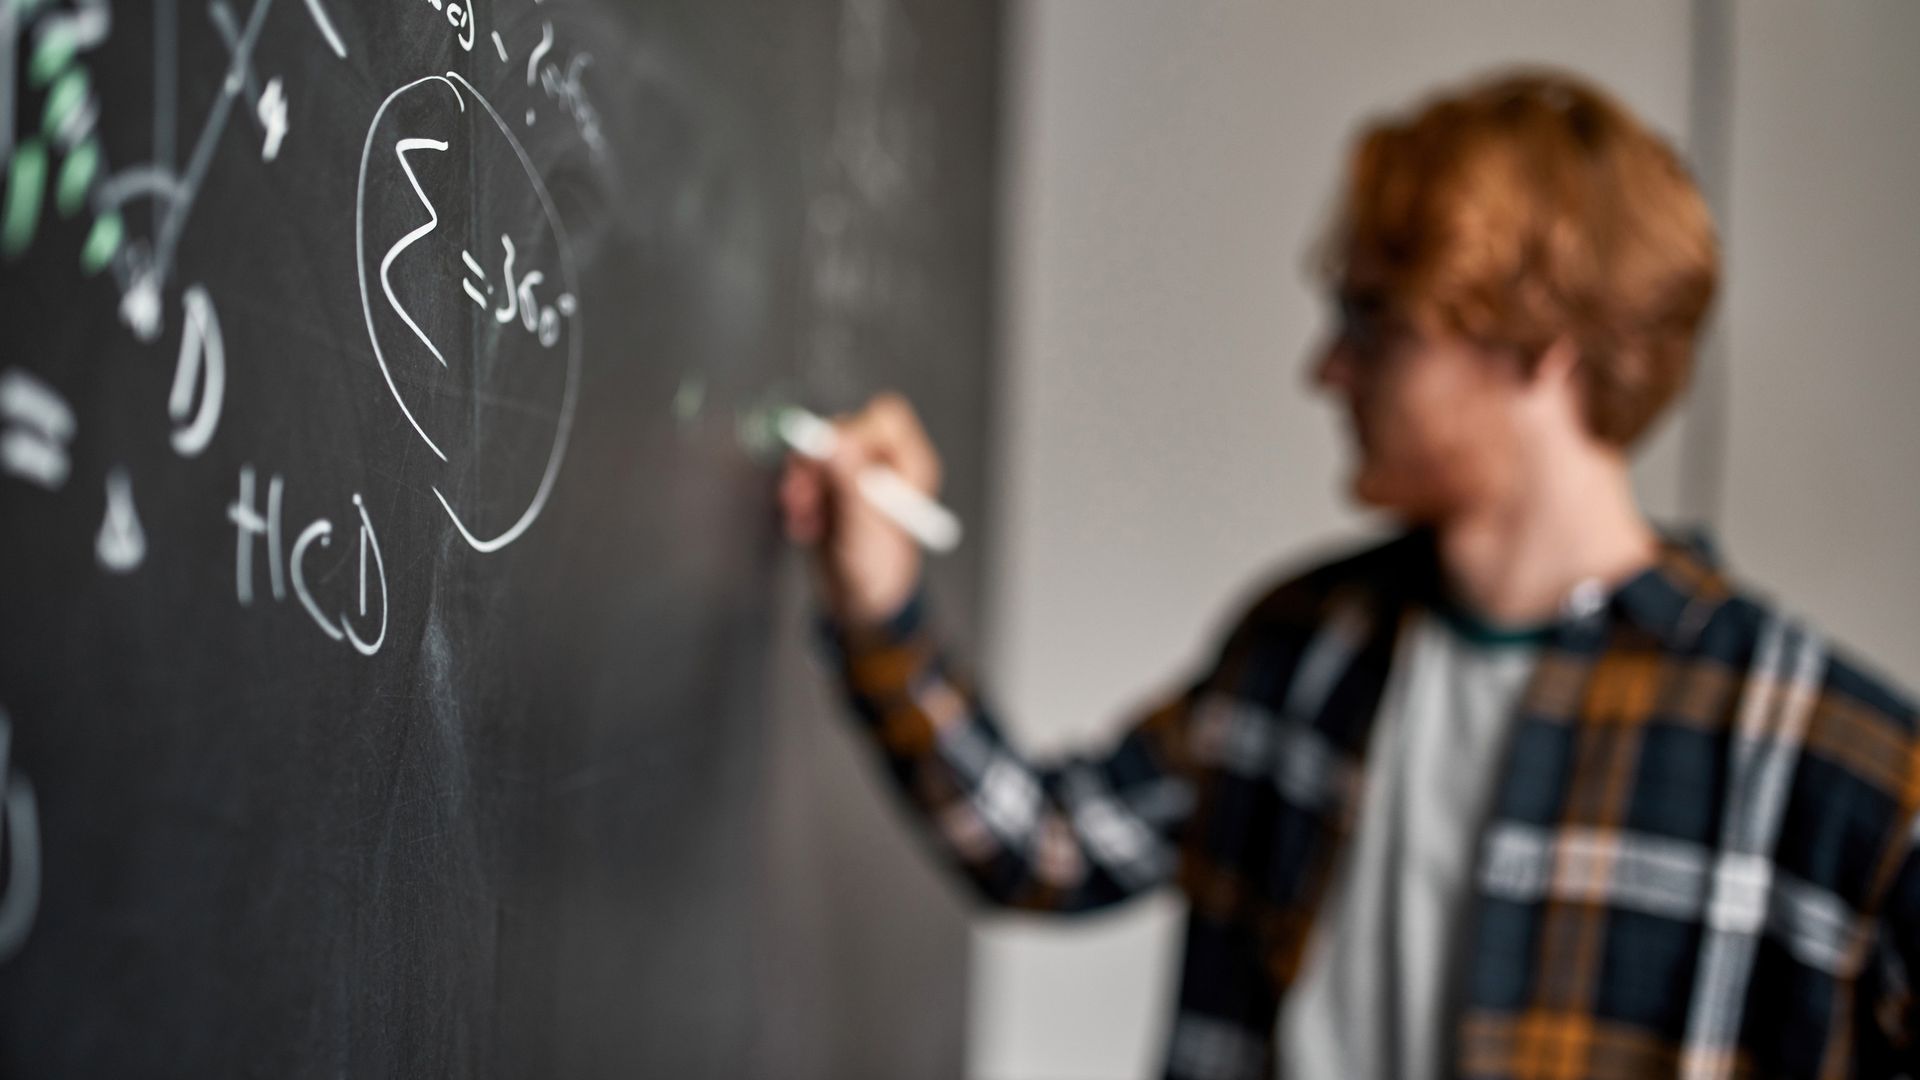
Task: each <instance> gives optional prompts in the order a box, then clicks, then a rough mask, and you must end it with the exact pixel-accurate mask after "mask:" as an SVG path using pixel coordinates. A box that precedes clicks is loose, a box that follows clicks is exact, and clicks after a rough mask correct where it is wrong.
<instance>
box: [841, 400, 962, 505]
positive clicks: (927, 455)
mask: <svg viewBox="0 0 1920 1080" xmlns="http://www.w3.org/2000/svg"><path fill="white" fill-rule="evenodd" d="M837 426H838V428H839V432H840V435H841V441H842V443H843V444H847V443H851V444H852V446H851V448H850V451H851V452H850V454H849V455H848V456H849V458H850V464H851V465H852V466H854V467H856V469H857V466H858V465H860V464H864V463H866V462H879V463H881V464H885V465H887V466H890V467H891V468H892V469H893V470H894V471H895V472H897V473H899V474H900V475H901V477H902V478H903V479H905V480H906V481H907V482H908V483H909V484H912V485H913V486H914V487H917V488H919V489H920V490H922V491H924V492H927V493H928V494H937V493H938V492H939V490H940V455H939V453H938V452H937V451H935V450H934V448H933V443H932V442H931V441H930V440H928V438H927V432H926V429H925V428H924V427H922V426H921V424H920V417H919V416H918V415H917V414H916V413H915V412H914V411H913V406H912V405H911V404H909V403H908V402H907V399H906V398H904V397H901V396H900V395H899V394H895V393H883V394H878V395H875V396H874V398H873V399H872V400H871V401H869V402H867V405H866V407H865V408H863V409H861V410H860V411H859V412H857V413H854V414H853V415H852V416H850V417H847V418H845V419H844V420H843V421H841V422H840V423H839V424H838V425H837ZM838 456H839V455H836V457H838Z"/></svg>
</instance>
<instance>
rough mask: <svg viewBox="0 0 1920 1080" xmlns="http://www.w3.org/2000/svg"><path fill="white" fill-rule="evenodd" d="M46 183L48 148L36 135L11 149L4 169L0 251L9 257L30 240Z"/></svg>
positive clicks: (37, 220)
mask: <svg viewBox="0 0 1920 1080" xmlns="http://www.w3.org/2000/svg"><path fill="white" fill-rule="evenodd" d="M46 186H47V147H46V144H45V143H43V142H41V141H40V139H39V137H37V136H36V137H34V138H31V139H27V140H25V141H24V142H22V143H21V144H20V145H19V146H16V147H14V149H13V166H12V167H11V168H9V169H8V170H7V204H6V211H5V212H4V214H0V254H3V255H5V256H6V257H7V258H9V259H11V258H13V257H14V256H16V255H18V254H20V253H21V252H23V251H25V250H27V245H29V244H31V243H33V231H34V229H35V228H37V227H38V226H39V223H40V197H41V195H42V194H43V193H44V192H45V190H46Z"/></svg>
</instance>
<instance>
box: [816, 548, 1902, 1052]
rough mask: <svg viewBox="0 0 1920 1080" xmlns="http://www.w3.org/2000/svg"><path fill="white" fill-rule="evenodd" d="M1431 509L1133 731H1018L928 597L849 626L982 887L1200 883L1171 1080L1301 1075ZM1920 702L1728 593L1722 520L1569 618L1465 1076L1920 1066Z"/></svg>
mask: <svg viewBox="0 0 1920 1080" xmlns="http://www.w3.org/2000/svg"><path fill="white" fill-rule="evenodd" d="M1435 567H1436V560H1435V556H1434V548H1433V542H1432V537H1431V534H1430V533H1427V532H1425V531H1415V532H1411V533H1407V534H1405V535H1403V536H1401V537H1399V538H1397V539H1395V540H1393V541H1390V542H1388V543H1385V544H1382V545H1380V546H1377V547H1374V548H1371V549H1369V550H1367V551H1364V552H1361V553H1359V554H1357V555H1353V556H1350V557H1347V558H1344V559H1341V560H1339V561H1337V562H1333V563H1330V564H1327V565H1325V566H1322V567H1319V568H1318V569H1315V570H1313V571H1311V572H1309V573H1306V574H1304V575H1302V576H1300V577H1297V578H1294V579H1292V580H1290V581H1287V582H1285V583H1283V584H1281V585H1279V586H1278V587H1276V588H1274V589H1273V590H1271V591H1270V592H1268V593H1267V594H1266V595H1264V596H1263V597H1262V598H1261V599H1259V600H1258V602H1256V603H1255V604H1253V605H1252V607H1251V609H1250V610H1249V611H1248V612H1247V613H1246V614H1245V616H1244V617H1243V618H1242V619H1240V620H1239V622H1238V623H1237V625H1235V626H1234V628H1233V630H1232V631H1231V633H1230V634H1229V635H1228V636H1227V639H1226V641H1225V644H1224V646H1223V647H1222V648H1221V649H1220V650H1219V652H1218V654H1217V660H1216V661H1215V663H1214V664H1213V665H1212V667H1211V668H1210V669H1209V670H1208V671H1207V672H1206V673H1205V674H1204V675H1203V676H1202V677H1201V678H1199V679H1198V680H1197V681H1195V682H1193V683H1192V684H1191V685H1190V686H1188V687H1186V688H1185V689H1184V690H1183V691H1182V692H1180V693H1179V694H1177V695H1176V696H1174V697H1172V698H1171V699H1170V700H1167V701H1165V702H1164V703H1162V704H1160V705H1158V706H1157V707H1154V708H1152V709H1149V710H1147V711H1145V712H1144V713H1143V714H1142V715H1141V716H1140V717H1139V718H1138V719H1137V720H1136V721H1135V722H1134V723H1133V724H1132V725H1131V726H1130V727H1129V728H1128V729H1127V730H1126V731H1125V733H1124V735H1123V736H1122V737H1121V738H1120V739H1119V740H1118V741H1117V743H1116V744H1115V745H1113V746H1112V747H1111V749H1110V750H1108V751H1107V752H1105V753H1104V754H1101V755H1098V756H1091V757H1085V758H1075V759H1069V760H1064V761H1060V762H1055V763H1050V764H1047V765H1042V764H1038V763H1035V762H1032V761H1029V760H1028V759H1027V758H1026V757H1024V756H1022V755H1021V754H1020V753H1019V752H1018V751H1017V750H1016V749H1014V748H1013V746H1011V745H1010V744H1009V743H1008V741H1007V740H1006V739H1005V738H1003V736H1002V734H1001V732H1000V730H999V728H998V727H997V726H996V725H995V723H994V721H993V719H992V717H991V715H990V714H989V712H988V710H987V708H986V707H985V706H984V705H983V704H982V703H981V700H980V698H979V697H978V696H977V695H976V694H975V693H974V692H973V691H971V690H970V689H969V688H968V686H967V684H966V683H965V682H964V681H963V679H962V678H961V677H960V675H959V674H958V673H957V672H956V671H955V670H954V668H953V666H952V665H951V664H950V663H949V662H948V661H947V660H946V659H945V658H944V656H943V654H942V653H941V652H940V650H939V649H938V648H937V647H936V645H935V642H934V640H933V639H932V637H931V636H930V635H929V633H928V630H927V626H926V620H925V618H924V614H923V602H922V601H921V600H920V599H918V598H916V600H915V601H914V602H913V603H911V604H909V605H908V607H907V609H906V610H905V611H903V612H902V613H901V614H900V616H898V617H897V618H896V619H894V620H893V621H892V622H891V623H889V624H887V625H885V626H882V627H876V628H873V629H870V630H866V631H861V632H848V633H843V632H837V631H836V632H832V633H830V635H829V636H830V638H831V639H832V641H833V643H834V645H835V646H836V648H837V652H838V655H839V658H840V661H841V673H842V675H843V678H844V680H845V685H846V688H847V690H848V693H849V696H850V697H851V700H852V702H853V704H854V706H855V712H856V713H857V714H858V715H859V716H860V717H861V718H863V719H864V721H865V724H866V726H867V728H868V730H870V731H871V732H872V733H873V735H874V737H875V742H876V743H877V745H878V746H879V747H880V748H881V750H882V752H883V755H884V758H885V760H886V762H887V765H888V767H889V772H890V773H891V775H892V777H893V778H894V780H895V781H897V783H898V787H899V788H900V790H901V791H902V792H903V793H904V795H905V796H906V797H907V799H908V800H909V801H910V802H911V803H912V804H913V805H914V806H916V807H917V808H918V810H919V811H920V812H921V814H922V815H923V816H924V817H925V819H926V820H927V822H928V823H929V824H930V825H931V830H930V831H931V833H932V835H933V837H934V838H935V840H936V842H937V844H938V845H939V846H940V847H941V848H942V849H944V851H945V852H946V854H947V855H949V856H950V858H951V861H952V862H953V863H954V864H955V865H957V866H958V867H959V868H960V870H961V871H963V872H964V874H965V876H966V877H967V879H968V880H970V881H971V882H972V884H973V885H974V886H976V887H977V889H978V891H979V893H980V894H981V895H983V896H984V897H985V898H987V899H988V900H989V901H991V902H992V903H995V904H1000V905H1008V906H1012V907H1017V908H1025V909H1038V910H1047V911H1061V912H1073V911H1085V910H1089V909H1093V908H1099V907H1102V906H1105V905H1108V904H1112V903H1115V902H1117V901H1120V900H1123V899H1125V898H1127V897H1129V896H1132V895H1134V894H1136V893H1139V892H1141V891H1143V890H1147V889H1151V888H1154V887H1156V886H1159V885H1161V884H1163V883H1167V882H1177V883H1178V885H1179V886H1180V887H1181V888H1182V890H1183V891H1184V892H1185V894H1186V896H1187V898H1188V900H1189V914H1188V918H1187V926H1186V944H1185V958H1184V969H1183V974H1182V976H1181V980H1180V988H1179V1004H1178V1010H1177V1013H1176V1015H1175V1017H1174V1019H1173V1026H1172V1032H1171V1037H1170V1039H1169V1046H1168V1054H1167V1065H1166V1075H1167V1076H1168V1077H1169V1078H1175V1080H1240V1078H1253V1077H1269V1076H1272V1075H1273V1070H1274V1068H1275V1064H1274V1046H1273V1038H1274V1028H1275V1019H1276V1015H1277V1013H1276V1010H1277V1009H1278V1007H1279V1003H1280V1001H1281V998H1282V996H1283V994H1284V993H1285V991H1286V988H1287V986H1288V985H1289V983H1290V982H1291V981H1292V980H1293V978H1294V975H1295V972H1296V970H1297V969H1298V967H1299V964H1300V960H1301V956H1302V951H1303V947H1304V945H1305V943H1306V938H1307V934H1308V930H1309V928H1310V927H1311V925H1312V923H1313V919H1314V914H1315V911H1316V908H1317V907H1318V905H1319V903H1320V900H1321V897H1322V896H1323V894H1324V893H1325V891H1326V889H1327V885H1328V882H1329V879H1330V878H1331V876H1332V875H1331V870H1332V867H1333V864H1334V860H1335V858H1336V856H1337V854H1338V853H1339V852H1340V851H1341V849H1342V845H1343V842H1344V841H1345V840H1346V838H1347V837H1348V835H1349V834H1350V832H1351V831H1352V828H1353V824H1354V820H1355V816H1356V814H1357V812H1358V810H1359V807H1360V804H1361V792H1362V788H1363V782H1362V781H1363V776H1364V767H1365V760H1366V749H1367V741H1368V733H1369V731H1370V729H1371V727H1372V723H1373V719H1374V714H1375V712H1376V707H1377V705H1378V703H1379V699H1380V696H1381V690H1382V687H1383V685H1384V683H1385V681H1386V675H1387V669H1388V666H1389V664H1390V662H1391V659H1392V656H1393V649H1394V644H1395V640H1396V635H1397V634H1398V633H1399V632H1400V629H1401V628H1402V627H1403V626H1405V625H1407V624H1408V622H1409V616H1410V615H1412V614H1413V613H1414V612H1416V611H1417V610H1418V608H1419V605H1421V604H1424V603H1428V602H1429V601H1430V598H1431V597H1432V596H1433V592H1432V590H1433V588H1434V582H1435V581H1436V573H1435ZM1915 722H1916V716H1915V711H1914V709H1913V707H1912V705H1911V704H1909V703H1908V701H1907V700H1906V699H1904V698H1903V697H1901V696H1900V695H1899V694H1898V693H1897V692H1895V691H1893V690H1891V689H1889V688H1888V687H1886V686H1884V685H1882V684H1880V683H1878V682H1876V681H1874V680H1873V679H1871V678H1870V677H1869V676H1867V675H1866V674H1864V673H1863V672H1862V671H1861V670H1860V668H1859V667H1858V666H1857V665H1856V664H1855V663H1853V662H1851V661H1849V660H1847V659H1845V658H1843V657H1842V656H1840V655H1837V654H1836V652H1835V650H1834V649H1833V648H1831V647H1830V646H1829V645H1828V644H1827V643H1826V642H1824V641H1823V640H1822V639H1821V638H1820V637H1819V636H1818V635H1817V634H1815V633H1814V632H1813V631H1811V630H1809V629H1808V628H1806V627H1805V626H1802V625H1800V624H1798V623H1796V622H1793V621H1791V620H1789V619H1786V618H1783V617H1781V616H1779V615H1777V614H1775V613H1774V612H1772V611H1771V610H1769V609H1768V608H1767V607H1766V606H1764V605H1763V604H1761V603H1759V602H1757V601H1756V600H1754V599H1751V598H1750V597H1748V596H1745V595H1743V594H1741V593H1739V592H1737V591H1735V589H1734V588H1733V586H1732V585H1731V584H1730V582H1729V581H1728V579H1727V578H1726V577H1725V576H1724V575H1723V574H1722V572H1721V571H1720V570H1718V569H1717V568H1716V567H1715V566H1714V565H1713V563H1712V562H1711V560H1710V558H1709V557H1708V555H1707V553H1706V551H1705V548H1704V546H1701V545H1699V544H1698V543H1697V542H1694V543H1681V542H1678V541H1669V542H1668V543H1667V544H1666V545H1665V547H1664V549H1663V553H1662V556H1661V558H1660V560H1659V563H1658V565H1657V566H1655V567H1653V568H1650V569H1648V570H1647V571H1645V572H1644V573H1642V574H1640V575H1638V576H1637V577H1635V578H1633V579H1632V580H1631V581H1629V582H1627V583H1626V584H1624V585H1622V586H1621V587H1619V588H1618V589H1615V590H1614V591H1613V592H1612V593H1611V594H1608V595H1606V596H1605V597H1604V598H1600V599H1597V600H1596V603H1594V604H1593V605H1591V610H1589V611H1588V612H1586V613H1584V614H1579V615H1569V616H1567V617H1566V618H1563V619H1562V620H1561V621H1560V622H1558V623H1556V624H1555V626H1554V628H1553V631H1552V635H1551V638H1550V640H1549V641H1548V642H1547V643H1546V644H1545V645H1544V646H1543V648H1542V651H1541V655H1540V659H1539V662H1538V664H1537V667H1536V670H1535V672H1534V674H1533V675H1532V677H1531V681H1530V683H1529V684H1528V688H1527V690H1526V691H1525V693H1524V695H1523V701H1522V704H1521V707H1520V710H1519V714H1518V715H1517V716H1516V717H1515V718H1514V721H1513V728H1512V731H1511V735H1510V743H1509V748H1508V751H1507V760H1506V765H1505V768H1504V770H1503V772H1502V775H1501V776H1500V777H1499V778H1498V780H1497V794H1496V796H1495V804H1494V809H1493V811H1492V814H1491V818H1490V820H1489V821H1488V822H1487V823H1486V825H1485V827H1484V829H1483V830H1482V834H1481V837H1480V842H1479V850H1478V854H1477V857H1476V861H1477V866H1476V869H1475V873H1474V875H1473V881H1474V889H1475V896H1474V898H1473V915H1472V917H1471V920H1470V928H1469V929H1470V932H1471V933H1472V935H1473V936H1472V938H1471V939H1470V943H1471V949H1470V955H1469V957H1468V958H1467V960H1466V961H1465V965H1466V966H1465V970H1464V971H1462V972H1460V973H1459V976H1460V978H1461V991H1460V1001H1461V1008H1460V1011H1459V1013H1458V1015H1457V1016H1456V1018H1455V1019H1454V1021H1453V1032H1454V1046H1453V1048H1452V1056H1453V1059H1454V1065H1455V1068H1454V1073H1455V1074H1456V1075H1458V1076H1460V1077H1466V1078H1476V1080H1477V1078H1488V1080H1492V1078H1507V1077H1512V1078H1540V1080H1562V1078H1565V1080H1571V1078H1575V1077H1635V1078H1640V1077H1661V1076H1675V1077H1682V1076H1684V1077H1691V1078H1708V1077H1761V1076H1768V1077H1772V1076H1782V1077H1787V1076H1792V1077H1843V1076H1895V1075H1901V1074H1907V1073H1913V1074H1915V1075H1920V1066H1917V1065H1916V1063H1920V1048H1917V1047H1916V1046H1915V1044H1914V1043H1913V1042H1912V1038H1913V1034H1914V1027H1915V1016H1914V999H1913V997H1912V995H1911V992H1910V989H1909V975H1908V973H1909V971H1911V970H1913V968H1914V965H1915V964H1916V963H1920V855H1917V854H1916V850H1917V849H1916V843H1915V841H1916V830H1915V814H1916V808H1920V740H1917V739H1916V726H1915Z"/></svg>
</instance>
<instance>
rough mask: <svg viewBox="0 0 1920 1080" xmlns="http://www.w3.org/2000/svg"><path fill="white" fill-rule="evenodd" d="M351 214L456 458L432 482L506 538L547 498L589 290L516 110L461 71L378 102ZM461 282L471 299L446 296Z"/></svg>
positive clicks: (436, 433)
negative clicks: (494, 100) (496, 101)
mask: <svg viewBox="0 0 1920 1080" xmlns="http://www.w3.org/2000/svg"><path fill="white" fill-rule="evenodd" d="M354 218H355V220H354V234H355V243H356V255H357V260H358V264H359V272H360V301H361V308H362V311H363V313H364V315H365V317H366V324H367V337H368V340H369V342H370V343H371V344H372V347H373V355H374V359H375V360H376V361H377V363H378V364H379V368H380V373H381V375H382V376H383V377H384V379H385V381H386V386H387V389H388V391H389V392H390V393H391V394H392V396H393V400H394V402H395V404H397V405H398V406H399V409H400V414H401V415H402V416H403V417H404V418H405V419H406V422H407V424H408V425H409V426H410V427H411V428H412V429H413V431H414V433H415V434H416V435H417V436H418V437H419V438H420V440H421V441H422V442H423V443H424V444H425V445H426V447H427V449H428V450H430V451H432V453H433V454H434V456H435V457H437V458H438V459H439V460H440V462H441V463H443V464H444V465H445V467H446V469H445V471H444V473H443V475H442V477H441V478H440V479H437V480H436V481H435V482H434V483H433V484H432V485H431V486H432V491H433V494H434V496H435V498H437V499H438V500H439V502H440V505H441V507H442V508H443V509H444V510H445V511H446V513H447V516H448V517H449V518H450V519H451V520H452V521H453V524H454V527H455V528H456V529H457V530H458V531H459V533H460V536H461V538H462V539H464V540H465V541H466V542H467V543H468V544H469V545H471V546H472V547H473V548H474V549H475V550H478V551H482V552H491V551H497V550H499V549H500V548H503V547H505V546H507V545H508V544H511V543H512V542H513V541H514V540H516V539H518V538H519V537H520V536H521V535H522V534H524V533H525V532H526V530H527V529H528V528H529V527H530V526H531V525H532V524H533V522H534V521H535V519H537V518H538V517H539V516H540V513H541V511H542V509H544V507H545V506H546V502H547V499H548V496H549V495H550V494H551V492H552V490H553V484H554V481H555V479H556V478H557V477H558V475H559V472H560V465H561V462H562V461H563V460H564V459H565V456H566V449H567V438H568V435H569V432H570V430H571V428H572V424H573V413H574V408H575V405H576V398H577V395H578V393H579V383H580V357H581V333H580V326H579V321H580V303H579V299H578V297H579V295H580V289H579V284H578V281H577V279H576V274H575V270H574V262H573V254H572V250H571V248H570V247H569V244H568V240H567V232H566V229H565V227H564V226H563V225H562V223H561V220H560V215H559V213H558V211H557V210H555V208H554V205H553V199H552V197H551V196H550V195H549V194H548V192H547V188H546V184H545V182H544V181H543V180H542V179H541V177H540V174H539V172H538V171H537V170H536V169H535V168H534V166H533V162H532V161H531V160H530V159H529V158H528V157H527V153H526V150H525V149H524V148H523V147H522V146H521V145H520V142H519V140H518V139H517V138H515V137H514V134H513V132H512V130H511V129H510V128H509V126H508V124H507V123H506V121H505V120H504V119H502V118H501V116H500V114H499V113H498V112H497V111H495V109H494V107H493V105H492V104H490V103H489V102H488V101H487V99H486V98H485V97H483V96H481V94H480V92H479V91H478V90H476V89H474V87H473V85H472V84H471V83H469V82H468V81H467V80H466V79H465V78H464V77H463V76H461V75H459V74H458V73H455V72H448V73H447V74H446V75H444V76H442V75H429V76H426V77H424V78H421V79H416V80H414V81H413V82H410V83H407V84H406V85H404V86H402V87H400V88H399V89H398V90H395V91H394V92H393V93H392V94H390V95H388V96H387V99H386V100H385V101H384V102H382V103H381V105H380V108H379V109H378V110H377V111H376V112H375V113H374V116H373V120H372V122H371V123H370V124H369V125H368V126H367V135H366V141H365V144H364V146H363V147H362V150H361V155H360V180H359V187H358V191H357V196H356V200H355V214H354ZM476 251H478V252H481V253H483V254H478V255H477V254H475V252H476ZM483 258H484V261H483ZM462 293H464V294H465V296H466V297H467V299H468V300H470V301H471V304H470V305H469V304H460V303H454V304H449V303H444V302H442V301H443V299H446V298H458V297H459V296H460V295H461V294H462ZM475 308H477V309H478V310H477V311H476V310H474V309H475ZM482 447H484V448H485V454H484V455H482V454H481V453H480V452H479V451H480V449H481V448H482Z"/></svg>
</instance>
